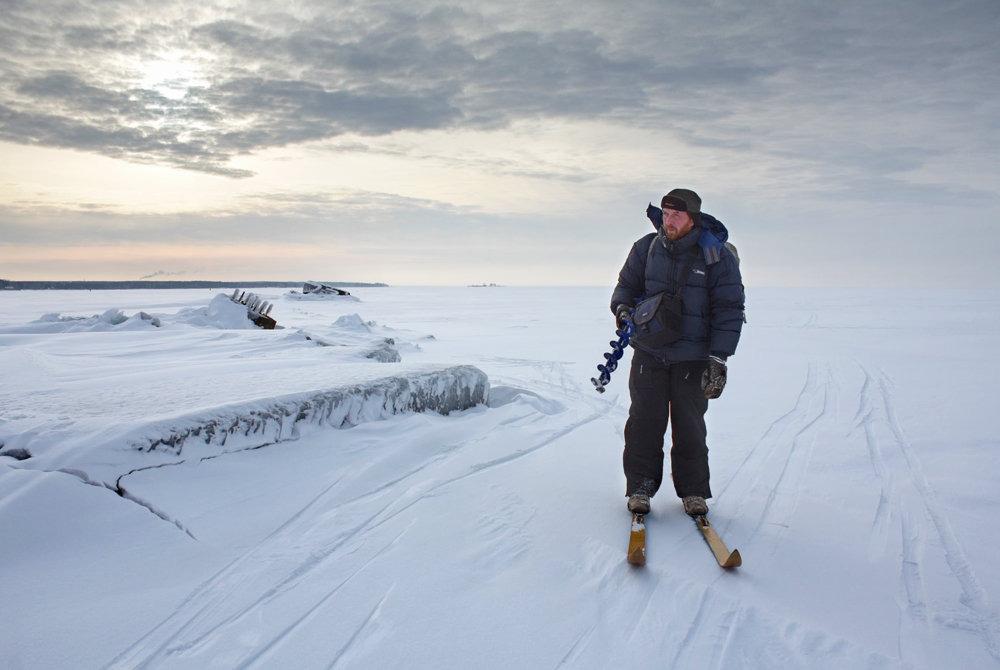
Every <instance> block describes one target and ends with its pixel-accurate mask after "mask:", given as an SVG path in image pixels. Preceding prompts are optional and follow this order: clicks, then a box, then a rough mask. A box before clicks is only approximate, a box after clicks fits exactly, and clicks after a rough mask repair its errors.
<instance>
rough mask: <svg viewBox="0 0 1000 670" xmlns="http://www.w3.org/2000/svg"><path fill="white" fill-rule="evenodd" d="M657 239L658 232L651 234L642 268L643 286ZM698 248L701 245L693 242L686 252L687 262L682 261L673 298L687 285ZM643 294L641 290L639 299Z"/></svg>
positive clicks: (644, 293) (644, 292)
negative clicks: (682, 267) (682, 268)
mask: <svg viewBox="0 0 1000 670" xmlns="http://www.w3.org/2000/svg"><path fill="white" fill-rule="evenodd" d="M659 239H660V233H657V234H656V235H654V236H653V239H652V240H650V242H649V249H647V250H646V265H644V266H643V268H642V281H643V285H644V286H645V283H646V268H648V267H649V262H650V261H651V260H653V248H654V247H655V246H656V241H657V240H659ZM700 248H701V247H700V246H699V245H697V244H695V245H694V246H693V247H691V250H690V251H689V252H688V257H687V262H686V263H684V270H682V271H681V278H680V281H679V282H678V284H677V292H676V293H674V297H675V298H676V297H677V296H679V295H680V294H681V291H683V290H684V287H685V286H687V281H688V277H690V276H691V268H692V267H694V259H695V258H697V257H698V250H699V249H700ZM645 295H646V291H645V290H643V292H642V296H640V300H641V299H642V297H643V296H645Z"/></svg>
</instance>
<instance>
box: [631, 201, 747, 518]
mask: <svg viewBox="0 0 1000 670" xmlns="http://www.w3.org/2000/svg"><path fill="white" fill-rule="evenodd" d="M647 214H648V216H649V218H650V220H652V221H653V225H654V227H656V229H657V231H656V232H655V233H651V234H649V235H646V236H645V237H643V238H642V239H640V240H639V241H637V242H636V243H635V244H634V245H632V251H631V252H630V253H629V256H628V259H627V260H626V261H625V265H624V266H623V267H622V270H621V273H620V274H619V275H618V286H617V287H615V292H614V294H613V295H612V298H611V311H612V312H614V313H615V316H616V318H617V321H618V323H619V326H621V325H622V324H623V323H624V321H625V320H626V319H627V320H630V321H633V322H634V324H635V326H636V333H635V335H634V336H633V337H632V339H631V342H630V344H631V345H632V347H633V348H634V352H633V354H632V369H631V374H630V376H629V383H628V388H629V395H630V396H631V399H632V405H631V407H630V408H629V415H628V421H627V422H626V423H625V453H624V457H623V463H624V467H625V477H626V479H627V480H628V486H627V488H626V492H625V495H626V496H628V509H629V511H631V512H634V513H638V514H646V513H647V512H649V500H650V498H652V497H653V495H655V494H656V492H657V490H658V489H659V488H660V484H661V483H662V481H663V439H664V434H665V432H666V429H667V424H668V421H669V422H670V423H672V426H673V427H672V443H673V445H672V448H671V450H670V464H671V469H672V475H673V482H674V490H675V491H676V493H677V496H678V497H679V498H681V500H682V501H683V504H684V511H685V512H687V513H688V514H690V515H691V516H699V515H702V514H706V513H707V512H708V504H707V503H706V502H705V500H706V499H707V498H711V497H712V490H711V488H710V487H709V470H708V447H707V445H706V443H705V435H706V429H705V412H706V411H707V410H708V400H709V398H717V397H719V395H720V394H721V393H722V389H723V388H724V387H725V385H726V359H727V358H728V357H729V356H731V355H733V354H734V353H735V352H736V344H737V343H738V342H739V339H740V331H741V329H742V327H743V307H744V296H743V284H742V279H741V277H740V270H739V261H738V259H737V258H736V257H735V255H734V254H733V252H732V251H730V249H729V248H727V247H726V245H725V242H726V240H727V239H728V237H729V233H728V232H727V231H726V228H725V226H723V225H722V223H721V222H719V221H718V220H716V219H715V218H714V217H712V216H710V215H708V214H703V213H702V212H701V198H700V197H699V196H698V194H697V193H695V192H694V191H690V190H687V189H681V188H678V189H674V190H672V191H670V193H668V194H667V195H665V196H663V200H662V201H661V202H660V209H659V210H657V209H656V208H655V207H653V206H652V205H651V206H650V209H649V211H648V212H647ZM661 219H662V223H661V221H660V220H661ZM640 298H642V301H641V302H639V301H640ZM637 302H639V304H638V305H637ZM633 309H634V312H635V313H634V314H633V313H632V312H633Z"/></svg>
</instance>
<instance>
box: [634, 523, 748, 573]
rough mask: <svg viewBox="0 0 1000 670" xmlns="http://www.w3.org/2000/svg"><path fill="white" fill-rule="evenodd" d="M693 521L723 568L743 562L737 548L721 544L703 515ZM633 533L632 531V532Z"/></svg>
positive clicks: (733, 566)
mask: <svg viewBox="0 0 1000 670" xmlns="http://www.w3.org/2000/svg"><path fill="white" fill-rule="evenodd" d="M694 522H695V523H696V524H698V528H700V529H701V533H702V535H704V536H705V540H706V541H708V546H709V547H711V549H712V553H713V554H715V560H717V561H718V562H719V565H721V566H722V567H724V568H736V567H739V566H740V565H742V564H743V559H742V558H740V552H739V550H738V549H733V551H732V552H730V551H729V550H728V549H726V545H724V544H722V540H720V539H719V535H718V533H716V532H715V529H714V528H712V524H711V523H709V522H708V519H706V518H705V517H704V516H696V517H694ZM633 534H634V532H633Z"/></svg>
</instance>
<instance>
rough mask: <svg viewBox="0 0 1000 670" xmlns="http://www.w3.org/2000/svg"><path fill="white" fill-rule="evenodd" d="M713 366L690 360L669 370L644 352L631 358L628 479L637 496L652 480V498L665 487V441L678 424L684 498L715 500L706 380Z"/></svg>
mask: <svg viewBox="0 0 1000 670" xmlns="http://www.w3.org/2000/svg"><path fill="white" fill-rule="evenodd" d="M707 366H708V361H686V362H683V363H674V364H673V365H669V366H664V365H663V364H661V363H659V362H658V361H657V360H656V359H655V358H653V357H652V356H650V355H649V354H647V353H646V352H644V351H640V350H639V349H636V350H634V351H633V354H632V371H631V374H630V375H629V379H628V390H629V395H630V396H631V398H632V406H631V407H629V410H628V421H627V422H626V423H625V455H624V458H623V461H624V465H625V477H626V478H627V480H628V488H627V489H626V492H625V495H626V496H630V495H632V494H633V493H634V492H635V491H636V489H638V488H639V487H640V485H641V484H642V483H643V481H644V480H652V481H653V482H654V486H653V488H652V490H651V491H649V494H650V495H652V494H653V493H655V492H656V490H657V489H659V488H660V484H661V483H662V482H663V437H664V434H665V433H666V430H667V423H668V420H669V422H670V423H672V424H673V429H672V432H671V435H672V438H673V447H672V448H671V449H670V466H671V469H672V471H673V478H674V490H675V491H676V492H677V496H678V497H679V498H686V497H688V496H701V497H702V498H711V497H712V490H711V489H710V488H709V485H708V477H709V473H708V446H707V445H706V444H705V434H706V429H705V412H706V411H708V399H707V398H705V392H704V391H702V388H701V376H702V373H704V371H705V368H706V367H707Z"/></svg>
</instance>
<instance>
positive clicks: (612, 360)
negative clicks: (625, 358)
mask: <svg viewBox="0 0 1000 670" xmlns="http://www.w3.org/2000/svg"><path fill="white" fill-rule="evenodd" d="M634 333H635V326H633V325H632V322H631V321H630V320H628V319H626V320H625V327H624V328H622V329H620V330H616V331H615V335H617V336H618V341H617V342H614V341H612V342H609V343H608V344H610V345H611V353H609V354H604V359H605V360H606V361H607V363H605V364H604V365H598V366H597V369H598V370H600V371H601V374H600V375H598V377H597V378H596V379H595V378H594V377H591V378H590V381H592V382H593V383H594V386H596V387H597V392H598V393H604V386H605V385H606V384H609V383H611V373H612V372H614V371H615V370H616V369H617V368H618V361H619V360H621V357H622V354H624V353H625V347H627V346H628V341H629V340H630V339H632V335H633V334H634Z"/></svg>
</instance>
